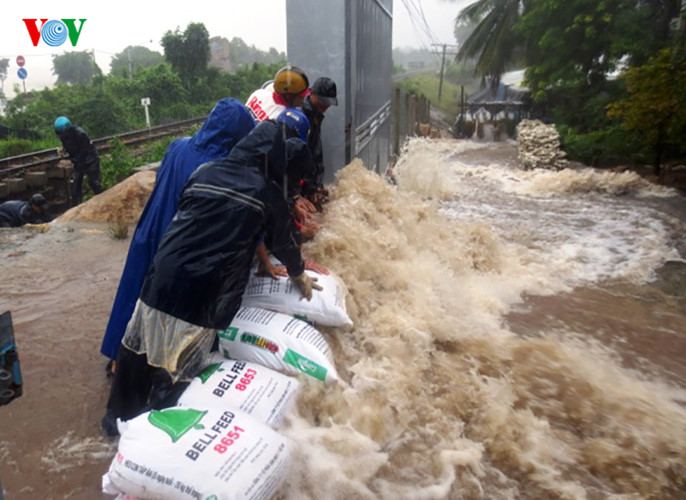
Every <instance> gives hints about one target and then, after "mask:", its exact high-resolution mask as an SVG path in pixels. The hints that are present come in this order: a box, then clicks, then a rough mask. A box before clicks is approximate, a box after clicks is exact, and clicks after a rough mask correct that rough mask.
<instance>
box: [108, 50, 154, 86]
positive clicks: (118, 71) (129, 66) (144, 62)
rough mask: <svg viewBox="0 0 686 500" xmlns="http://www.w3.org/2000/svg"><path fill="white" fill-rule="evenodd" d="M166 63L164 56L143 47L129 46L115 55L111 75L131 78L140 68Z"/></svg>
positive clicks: (111, 63) (111, 65) (111, 64)
mask: <svg viewBox="0 0 686 500" xmlns="http://www.w3.org/2000/svg"><path fill="white" fill-rule="evenodd" d="M161 62H164V56H163V55H162V54H160V53H159V52H155V51H154V50H150V49H149V48H147V47H143V46H141V45H134V46H132V45H129V46H128V47H126V48H125V49H124V50H123V51H121V52H119V53H118V54H115V56H114V57H113V58H112V61H111V62H110V74H113V75H119V76H126V77H128V78H131V77H132V76H133V73H134V72H135V71H136V70H137V69H138V68H148V67H150V66H155V65H156V64H159V63H161Z"/></svg>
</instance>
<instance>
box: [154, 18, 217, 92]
mask: <svg viewBox="0 0 686 500" xmlns="http://www.w3.org/2000/svg"><path fill="white" fill-rule="evenodd" d="M162 47H164V57H165V59H166V60H167V61H168V62H169V63H170V64H171V66H172V69H173V70H174V71H175V72H176V73H178V74H179V76H180V77H181V80H182V81H183V82H184V84H185V85H186V87H187V88H190V85H191V83H192V82H193V80H194V78H196V77H199V76H202V75H204V74H205V73H206V72H207V64H208V63H209V62H210V35H209V33H208V32H207V29H206V28H205V25H204V24H202V23H190V24H189V25H188V26H187V27H186V30H185V31H184V32H183V33H181V32H180V31H179V30H178V29H177V30H176V31H175V32H171V31H167V32H166V33H165V34H164V36H163V37H162Z"/></svg>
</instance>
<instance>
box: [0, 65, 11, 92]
mask: <svg viewBox="0 0 686 500" xmlns="http://www.w3.org/2000/svg"><path fill="white" fill-rule="evenodd" d="M9 64H10V60H9V59H7V58H3V59H0V92H2V93H4V92H5V80H6V79H7V69H8V68H9Z"/></svg>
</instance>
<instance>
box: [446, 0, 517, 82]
mask: <svg viewBox="0 0 686 500" xmlns="http://www.w3.org/2000/svg"><path fill="white" fill-rule="evenodd" d="M453 1H456V0H453ZM523 4H524V2H523V0H477V1H476V2H474V3H473V4H471V5H469V6H468V7H466V8H464V9H462V10H461V11H460V14H459V15H458V17H457V20H456V22H455V32H456V33H457V32H458V31H460V32H461V31H462V29H461V28H462V27H463V26H465V25H469V24H475V23H476V27H475V28H474V30H473V31H472V33H471V34H470V35H469V36H468V37H467V38H466V39H465V40H464V42H463V43H462V44H461V46H460V49H459V50H458V53H457V56H456V59H457V60H458V61H460V60H462V61H464V60H468V59H476V73H477V74H479V75H481V76H485V77H490V79H491V82H492V84H493V85H497V84H498V82H499V81H500V77H501V75H502V74H503V73H505V71H507V68H508V67H510V66H512V65H513V64H514V62H515V61H516V60H517V58H518V52H517V49H518V48H521V47H522V46H523V44H524V38H523V36H522V35H521V34H520V33H518V32H517V31H516V30H515V29H514V28H515V26H516V24H517V22H518V20H519V18H520V15H521V12H522V10H523V7H524V5H523Z"/></svg>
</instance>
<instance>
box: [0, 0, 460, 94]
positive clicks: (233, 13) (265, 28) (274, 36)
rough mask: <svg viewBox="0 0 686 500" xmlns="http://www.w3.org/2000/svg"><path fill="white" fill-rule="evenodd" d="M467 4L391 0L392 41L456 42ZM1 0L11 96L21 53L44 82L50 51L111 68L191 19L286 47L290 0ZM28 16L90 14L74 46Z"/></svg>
mask: <svg viewBox="0 0 686 500" xmlns="http://www.w3.org/2000/svg"><path fill="white" fill-rule="evenodd" d="M340 1H344V0H340ZM368 1H371V0H368ZM469 3H470V2H469V0H461V1H457V2H450V1H448V0H394V1H393V47H416V48H421V47H425V48H426V47H429V48H430V47H431V44H432V43H448V44H453V43H455V40H454V37H453V35H452V26H453V21H454V19H455V17H456V15H457V13H458V11H459V9H460V8H461V7H463V6H464V5H467V4H469ZM3 4H4V5H3V6H2V7H1V8H0V12H2V17H1V18H0V58H9V59H10V67H9V70H8V77H7V80H6V81H5V84H4V89H5V93H6V94H7V95H8V96H10V97H11V95H12V87H13V85H14V84H21V80H20V78H19V77H18V76H17V70H18V69H19V67H18V66H17V63H16V62H15V61H16V57H17V56H18V55H23V56H24V58H25V59H26V64H25V66H24V68H25V69H26V71H27V73H28V76H27V78H26V88H27V89H32V88H38V89H41V88H43V87H45V86H49V85H52V83H53V82H54V76H53V75H52V58H51V55H53V54H62V53H64V52H66V51H69V50H78V51H82V50H91V49H92V50H94V51H95V58H96V61H97V63H98V65H99V66H100V68H101V69H102V70H103V72H105V73H107V72H109V63H110V59H111V57H112V56H113V55H114V54H116V53H118V52H121V51H122V50H123V49H124V48H126V47H127V46H128V45H143V46H146V47H148V48H150V49H151V50H157V51H159V52H162V47H161V46H160V45H159V41H160V39H161V38H162V36H163V35H164V33H165V32H166V31H167V30H174V29H176V28H177V27H179V28H180V29H181V30H182V31H183V30H184V29H185V28H186V26H187V25H188V24H189V23H190V22H202V23H203V24H204V25H205V27H206V28H207V30H208V31H209V33H210V36H211V37H212V36H223V37H226V38H229V39H231V38H233V37H240V38H242V39H243V40H244V41H245V42H246V43H247V44H248V45H255V46H256V47H258V48H260V49H262V50H268V49H269V48H270V47H274V48H276V49H277V50H279V51H283V52H285V51H286V0H222V1H217V0H205V1H202V0H201V1H196V2H190V1H188V0H186V1H183V2H181V1H179V0H168V1H167V2H164V3H158V2H147V1H145V0H144V1H136V2H134V1H132V0H119V1H114V2H98V1H93V0H88V1H84V0H76V1H69V2H56V1H54V0H52V1H46V0H31V1H30V2H27V3H26V4H24V2H22V1H12V0H5V1H4V2H3ZM406 5H409V6H410V8H412V10H413V17H414V19H415V20H418V19H420V17H419V15H420V13H421V12H423V14H424V19H425V20H426V25H428V28H429V30H430V33H431V36H432V38H430V35H428V34H426V30H424V31H423V30H421V29H420V28H417V27H416V24H417V23H416V22H415V23H413V22H412V21H411V16H410V15H409V13H408V8H407V7H406ZM189 12H191V13H189ZM24 18H26V19H31V18H36V19H48V20H52V19H58V20H59V19H63V18H65V19H69V18H77V19H84V18H85V19H86V22H85V23H84V25H83V29H82V32H81V35H80V38H79V40H78V43H77V45H76V47H72V45H71V43H70V42H69V41H68V40H67V41H66V42H65V43H64V44H62V45H60V46H58V47H50V46H48V45H46V43H45V42H44V41H43V40H40V41H39V42H38V46H36V47H34V46H33V44H32V43H31V39H30V37H29V34H28V31H27V29H26V26H25V24H24V22H23V21H22V19H24ZM77 23H78V21H77ZM38 25H39V26H40V21H39V24H38ZM77 27H78V24H77Z"/></svg>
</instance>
